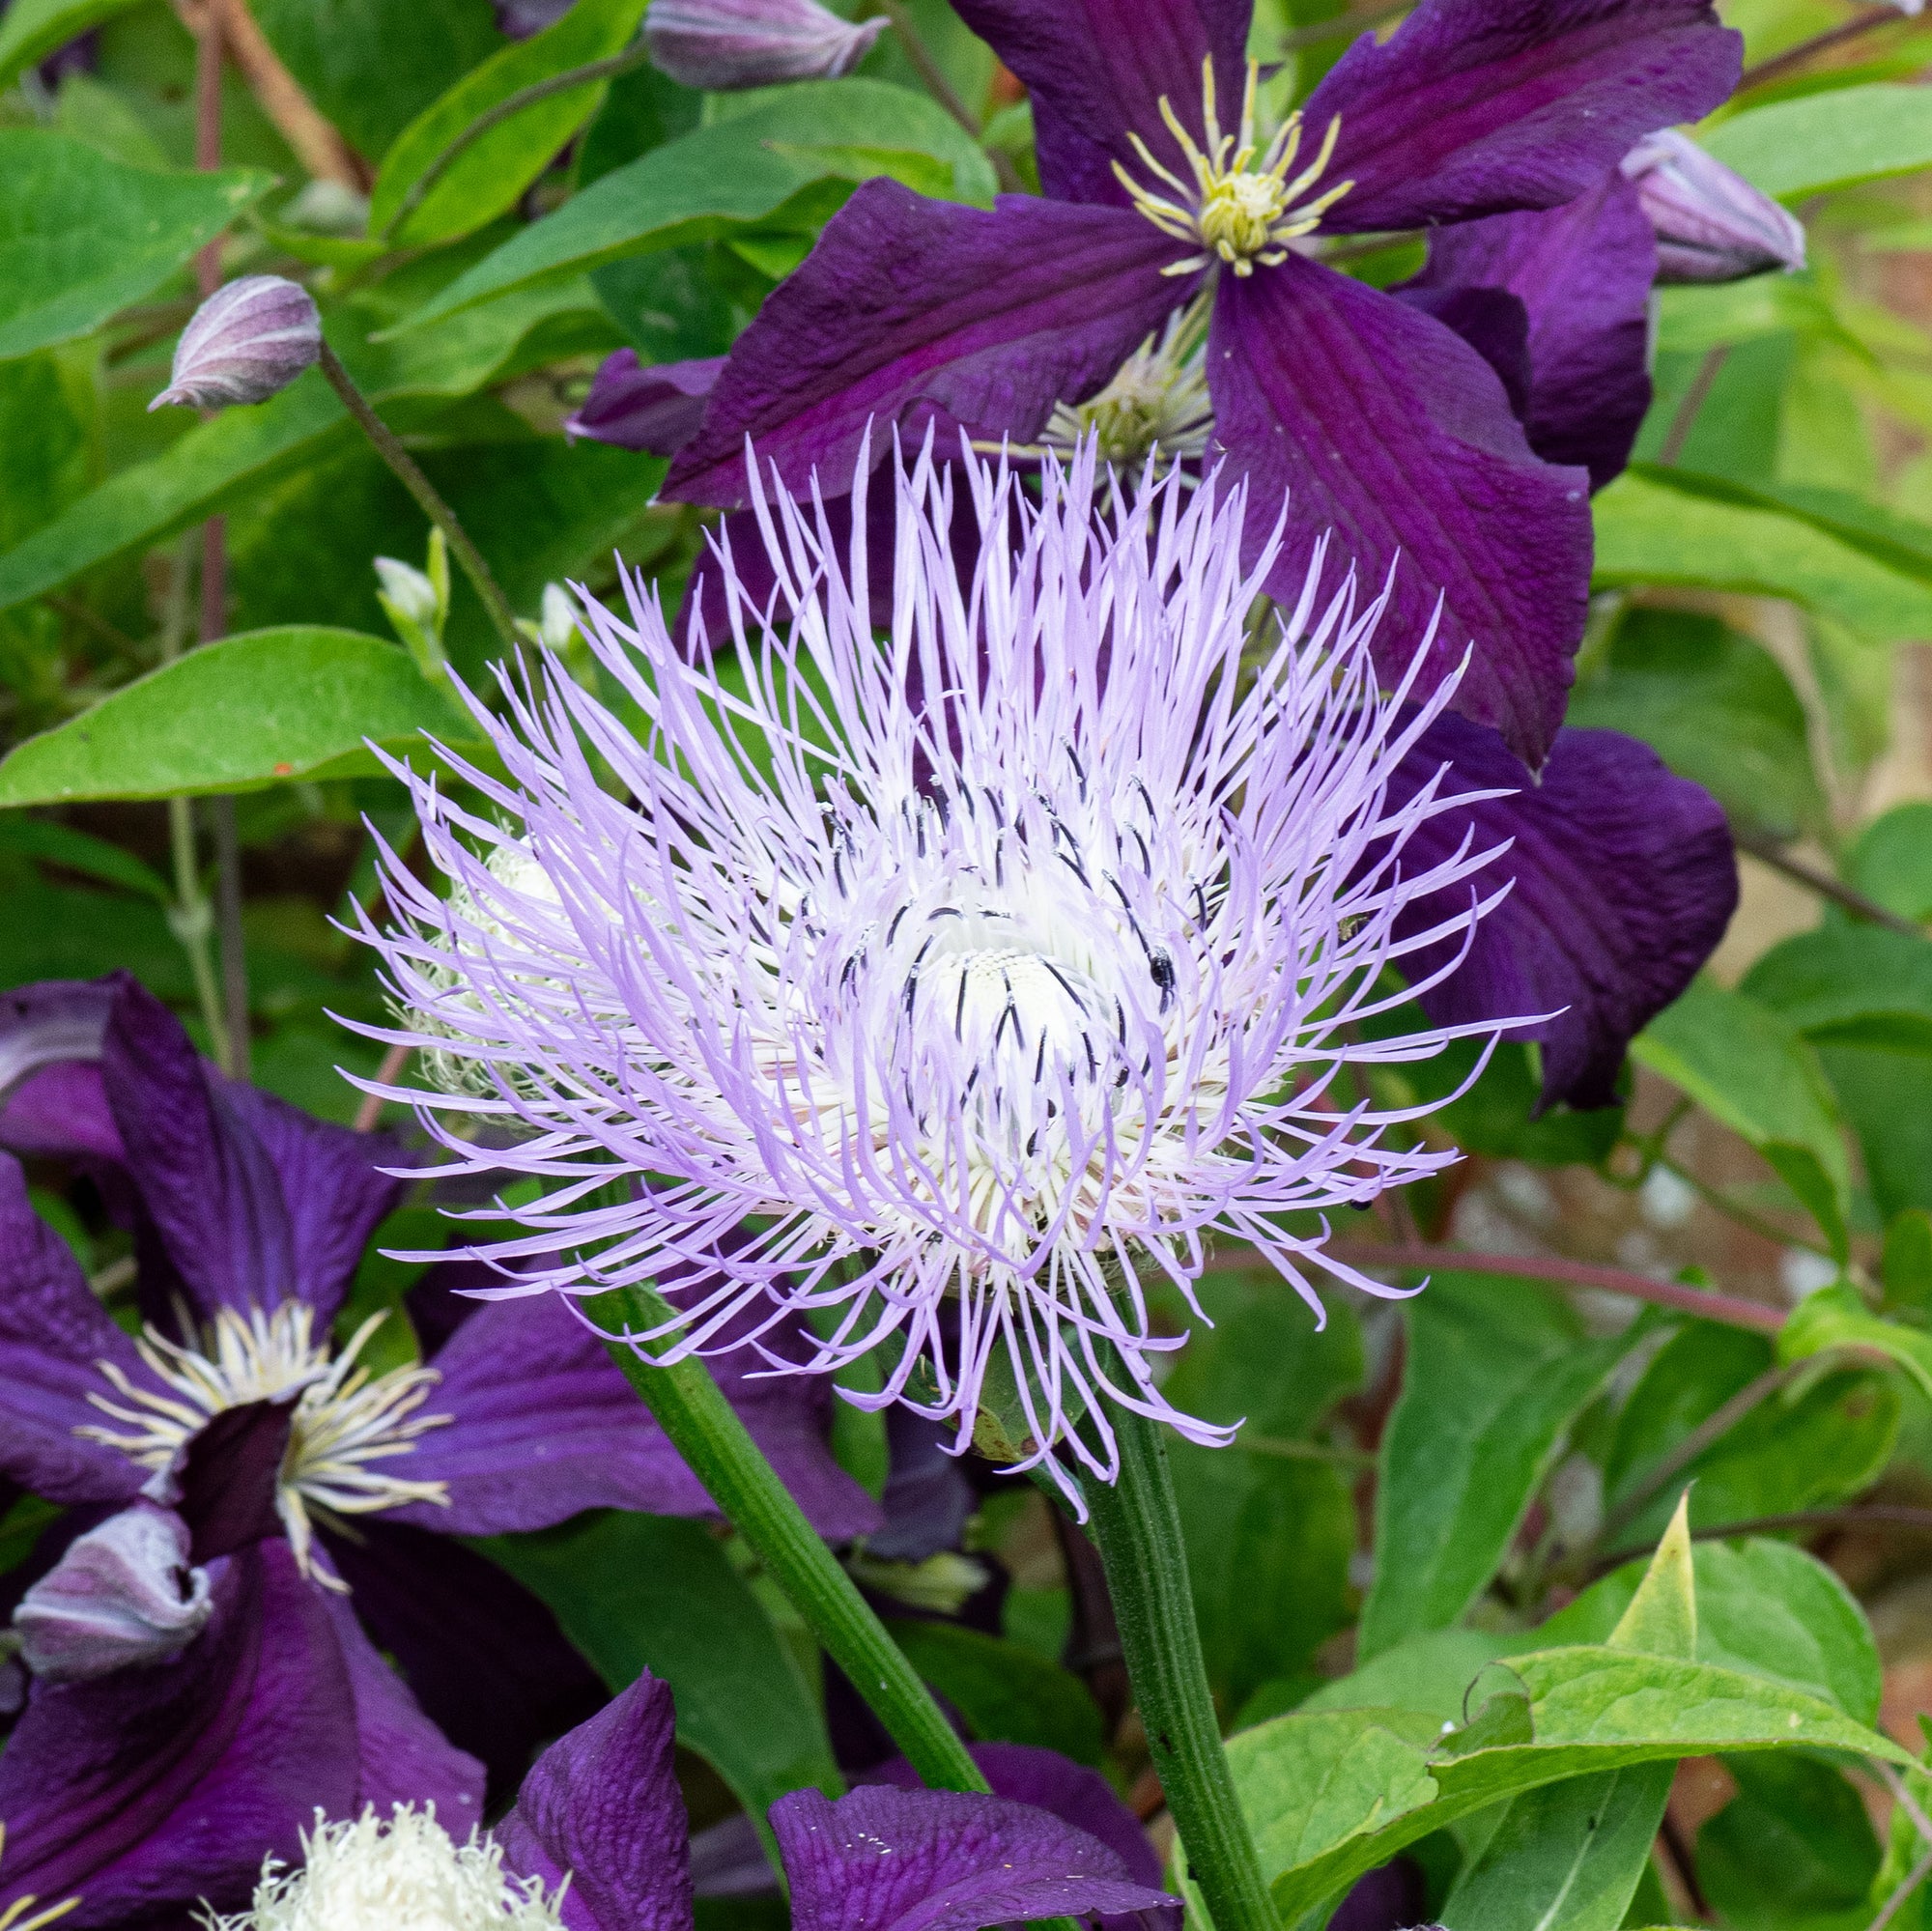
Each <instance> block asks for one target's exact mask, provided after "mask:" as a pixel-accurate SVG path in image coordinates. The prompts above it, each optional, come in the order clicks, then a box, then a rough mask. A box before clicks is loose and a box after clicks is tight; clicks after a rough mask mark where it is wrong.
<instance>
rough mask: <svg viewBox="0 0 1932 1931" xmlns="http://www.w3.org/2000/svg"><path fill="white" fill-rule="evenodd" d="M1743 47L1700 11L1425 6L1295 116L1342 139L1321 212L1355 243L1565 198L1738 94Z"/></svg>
mask: <svg viewBox="0 0 1932 1931" xmlns="http://www.w3.org/2000/svg"><path fill="white" fill-rule="evenodd" d="M1743 45H1744V43H1743V41H1742V39H1741V38H1740V37H1739V36H1738V35H1737V34H1735V33H1732V32H1731V31H1729V30H1728V29H1727V28H1723V27H1719V24H1718V16H1717V14H1715V13H1714V12H1713V11H1712V9H1711V8H1710V7H1709V6H1708V5H1705V4H1704V0H1422V5H1420V6H1419V7H1417V8H1416V10H1415V11H1414V13H1412V14H1409V16H1408V18H1407V19H1406V21H1405V22H1404V23H1403V25H1402V26H1401V27H1400V28H1399V29H1398V30H1397V31H1396V33H1395V35H1394V36H1393V38H1392V39H1390V40H1389V41H1388V42H1387V43H1385V44H1383V45H1379V46H1378V44H1377V43H1376V40H1375V37H1374V36H1373V35H1370V34H1364V35H1363V36H1362V37H1361V39H1360V40H1358V41H1357V42H1356V43H1355V44H1354V45H1353V46H1352V47H1350V49H1349V51H1348V52H1347V53H1346V54H1344V55H1343V56H1342V59H1341V60H1340V61H1339V62H1338V63H1337V64H1336V66H1335V67H1334V68H1333V69H1332V70H1331V71H1329V73H1328V74H1327V76H1326V77H1325V78H1324V79H1323V80H1322V82H1321V85H1320V86H1319V87H1318V88H1317V89H1316V90H1315V93H1314V95H1313V96H1312V97H1311V99H1309V100H1308V101H1307V103H1306V104H1305V106H1304V108H1303V110H1302V111H1303V114H1304V117H1305V118H1306V120H1307V123H1308V125H1309V126H1310V127H1311V128H1317V129H1321V128H1326V127H1327V125H1328V122H1329V119H1330V118H1331V117H1332V116H1335V115H1340V116H1341V120H1342V128H1341V136H1340V139H1339V141H1338V143H1337V146H1336V150H1335V155H1334V158H1333V160H1332V161H1331V163H1330V165H1329V168H1328V172H1327V176H1326V179H1328V180H1330V181H1341V180H1344V179H1349V180H1352V181H1353V182H1354V186H1353V187H1352V188H1351V189H1350V192H1349V193H1347V194H1346V195H1344V196H1343V197H1342V199H1341V200H1340V201H1339V202H1337V203H1336V204H1335V206H1334V207H1333V208H1332V209H1330V210H1329V212H1328V213H1327V214H1325V215H1324V216H1323V217H1322V224H1321V225H1322V227H1323V229H1324V230H1327V231H1330V232H1340V233H1360V232H1365V231H1368V230H1373V229H1383V228H1417V227H1424V226H1434V225H1435V224H1436V223H1438V222H1444V221H1467V220H1471V219H1473V218H1474V217H1476V216H1478V215H1483V214H1501V213H1508V212H1510V211H1512V210H1515V209H1523V208H1554V207H1557V206H1558V205H1560V204H1561V203H1563V202H1566V201H1574V200H1575V199H1576V197H1577V195H1579V194H1582V193H1584V192H1585V191H1586V190H1588V189H1589V188H1591V187H1593V186H1595V185H1596V184H1597V182H1598V181H1599V180H1600V179H1601V178H1602V177H1603V176H1604V175H1605V173H1607V172H1608V171H1609V170H1610V169H1611V168H1613V167H1615V166H1616V164H1617V163H1618V162H1619V161H1620V160H1621V159H1622V158H1623V156H1624V155H1625V153H1626V152H1627V151H1628V150H1629V148H1630V147H1631V145H1632V143H1633V142H1634V141H1637V140H1639V139H1641V138H1642V137H1643V136H1644V135H1645V134H1648V133H1650V132H1651V131H1652V130H1653V129H1654V128H1665V127H1669V126H1670V125H1671V124H1672V123H1674V122H1678V121H1696V120H1700V119H1701V118H1702V117H1703V116H1704V115H1706V114H1708V113H1709V112H1710V111H1711V109H1712V108H1714V107H1716V106H1717V105H1718V103H1719V101H1721V100H1723V99H1725V98H1726V97H1727V96H1728V95H1729V94H1730V92H1731V89H1732V88H1733V87H1735V86H1736V85H1737V81H1738V71H1739V68H1740V65H1741V62H1742V49H1743Z"/></svg>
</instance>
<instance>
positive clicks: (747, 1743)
mask: <svg viewBox="0 0 1932 1931" xmlns="http://www.w3.org/2000/svg"><path fill="white" fill-rule="evenodd" d="M477 1547H478V1548H481V1549H482V1551H483V1552H484V1553H485V1554H486V1555H488V1556H489V1557H490V1558H491V1559H492V1560H493V1561H495V1562H497V1563H500V1564H501V1565H502V1566H503V1568H505V1569H507V1570H508V1571H509V1572H510V1574H511V1575H512V1576H515V1577H516V1578H517V1580H518V1581H519V1582H521V1583H523V1584H524V1586H525V1587H526V1588H527V1589H530V1590H532V1591H533V1592H534V1593H535V1594H536V1595H538V1596H540V1597H541V1598H542V1599H543V1600H544V1601H545V1602H546V1603H548V1604H550V1606H551V1608H552V1610H553V1611H554V1613H555V1615H556V1619H557V1621H558V1623H559V1624H561V1625H562V1628H563V1633H564V1634H565V1635H567V1636H568V1637H569V1638H570V1639H571V1641H572V1642H574V1643H575V1644H576V1645H577V1647H578V1648H579V1649H581V1650H582V1652H583V1654H584V1655H585V1656H586V1657H588V1658H589V1659H590V1661H591V1662H592V1663H593V1664H594V1665H595V1666H596V1669H597V1673H598V1674H599V1675H600V1676H602V1677H603V1679H604V1681H605V1682H606V1683H607V1684H608V1685H609V1686H610V1687H611V1690H622V1689H623V1688H624V1687H625V1686H626V1685H627V1684H630V1683H633V1682H635V1681H636V1680H637V1678H638V1677H639V1676H640V1675H641V1674H642V1673H643V1672H644V1671H645V1670H646V1669H648V1670H649V1671H650V1672H651V1674H652V1675H653V1676H659V1677H662V1678H663V1679H664V1680H665V1681H666V1682H667V1683H668V1684H669V1685H670V1687H671V1694H672V1695H673V1696H674V1697H675V1698H676V1699H677V1735H678V1741H679V1742H680V1743H682V1744H685V1745H687V1746H689V1747H690V1748H692V1749H694V1750H696V1752H697V1753H698V1754H699V1755H700V1756H701V1757H703V1758H704V1759H705V1760H706V1762H708V1763H709V1764H710V1765H711V1766H712V1768H713V1769H714V1770H716V1771H717V1773H718V1774H719V1775H720V1776H722V1777H723V1778H724V1779H725V1782H726V1783H727V1784H729V1785H730V1786H731V1790H732V1793H733V1794H734V1795H735V1796H736V1797H737V1798H738V1800H739V1801H740V1802H741V1803H743V1804H744V1806H745V1809H746V1811H747V1813H748V1814H749V1815H750V1817H751V1819H752V1822H753V1824H754V1825H756V1827H757V1829H758V1832H759V1835H760V1836H761V1837H762V1838H763V1839H764V1840H765V1844H766V1847H767V1850H768V1851H769V1850H770V1849H771V1843H772V1839H771V1830H770V1826H769V1825H768V1824H767V1823H766V1822H765V1812H766V1811H767V1810H768V1809H769V1808H770V1807H771V1806H772V1804H774V1803H777V1802H778V1800H779V1799H780V1798H781V1797H782V1796H784V1794H785V1793H786V1792H787V1791H791V1790H804V1789H807V1788H816V1789H819V1790H823V1791H825V1792H827V1793H828V1794H829V1795H832V1796H837V1795H838V1792H839V1789H840V1783H839V1777H838V1769H837V1767H836V1766H835V1764H834V1763H833V1760H832V1746H831V1744H830V1742H829V1741H828V1739H827V1737H826V1734H825V1722H824V1719H823V1718H822V1717H821V1716H820V1715H819V1711H818V1705H817V1703H816V1701H815V1700H814V1698H813V1696H812V1694H811V1691H810V1689H809V1688H808V1687H807V1685H806V1682H805V1679H804V1677H803V1676H802V1675H801V1674H800V1672H799V1668H798V1665H797V1663H796V1662H794V1661H793V1660H792V1658H791V1655H790V1653H789V1651H788V1650H787V1649H786V1648H785V1645H784V1643H783V1642H782V1641H781V1638H780V1636H779V1633H778V1632H777V1631H776V1630H775V1629H774V1628H773V1627H772V1623H771V1619H770V1617H768V1616H767V1615H766V1613H765V1611H764V1609H763V1608H762V1606H761V1605H760V1604H759V1602H758V1599H757V1597H756V1596H755V1595H754V1594H753V1592H752V1589H751V1586H750V1584H748V1583H747V1582H746V1581H745V1580H744V1578H743V1577H742V1576H739V1575H738V1573H737V1572H736V1571H735V1570H734V1569H733V1568H732V1567H731V1564H730V1562H729V1560H728V1559H727V1558H726V1556H725V1550H724V1547H723V1545H721V1544H720V1543H719V1541H718V1540H717V1538H716V1537H715V1536H714V1535H713V1534H712V1533H711V1531H710V1529H709V1528H707V1527H706V1526H705V1524H704V1523H702V1522H696V1521H686V1520H683V1519H678V1518H676V1517H671V1516H635V1515H625V1514H620V1513H618V1512H617V1511H615V1510H609V1509H605V1510H595V1511H593V1512H591V1513H590V1514H588V1515H582V1516H578V1517H577V1518H575V1519H573V1520H571V1521H568V1522H565V1523H563V1524H562V1525H561V1526H560V1527H558V1528H554V1529H541V1530H538V1531H537V1532H536V1533H535V1534H531V1535H509V1536H495V1537H492V1538H490V1539H489V1540H488V1541H485V1542H481V1543H479V1544H478V1545H477ZM774 1861H775V1862H776V1859H775V1860H774Z"/></svg>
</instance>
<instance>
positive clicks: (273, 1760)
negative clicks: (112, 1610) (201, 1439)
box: [0, 1542, 357, 1931]
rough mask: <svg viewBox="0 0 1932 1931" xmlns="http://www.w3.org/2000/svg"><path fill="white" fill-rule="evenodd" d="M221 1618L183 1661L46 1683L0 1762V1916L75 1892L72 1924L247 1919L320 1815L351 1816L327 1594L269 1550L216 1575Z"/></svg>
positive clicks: (255, 1551)
mask: <svg viewBox="0 0 1932 1931" xmlns="http://www.w3.org/2000/svg"><path fill="white" fill-rule="evenodd" d="M211 1579H212V1581H213V1589H214V1602H215V1606H214V1614H213V1620H212V1621H211V1622H210V1624H209V1627H208V1629H207V1631H206V1632H205V1633H203V1634H202V1635H201V1636H200V1637H199V1638H198V1639H197V1640H196V1641H195V1642H193V1643H190V1644H189V1645H188V1647H187V1648H186V1649H185V1650H184V1651H183V1652H182V1654H181V1655H180V1656H179V1657H177V1658H176V1659H175V1660H174V1661H172V1662H164V1663H158V1664H156V1665H154V1666H152V1667H149V1668H144V1669H123V1670H117V1671H115V1672H114V1674H113V1675H111V1676H106V1677H102V1678H100V1679H99V1681H97V1682H93V1683H75V1684H68V1685H64V1686H58V1687H48V1686H44V1685H43V1686H38V1687H36V1689H35V1690H34V1692H33V1695H32V1697H31V1698H30V1700H29V1702H28V1704H27V1708H26V1712H25V1714H24V1715H23V1716H22V1717H21V1718H20V1720H19V1722H18V1723H17V1724H16V1725H15V1727H14V1734H13V1736H12V1737H11V1738H10V1739H9V1741H8V1745H7V1749H6V1753H5V1754H4V1755H0V1817H4V1818H5V1819H6V1820H7V1857H6V1862H5V1864H4V1866H0V1905H4V1903H6V1902H8V1901H11V1900H13V1899H14V1898H18V1897H21V1896H25V1895H29V1894H33V1895H37V1896H39V1897H41V1898H42V1899H43V1900H55V1899H59V1898H63V1897H66V1896H68V1895H69V1894H71V1893H72V1892H75V1891H78V1892H79V1893H80V1895H81V1902H80V1905H79V1907H78V1909H76V1910H75V1911H74V1912H72V1913H71V1915H70V1916H69V1917H65V1918H64V1919H62V1923H63V1925H64V1926H65V1925H72V1926H74V1927H76V1931H85V1927H92V1926H107V1925H120V1924H126V1923H129V1922H140V1921H145V1920H146V1918H147V1917H149V1916H150V1915H160V1914H162V1913H164V1912H166V1911H167V1910H168V1909H169V1908H170V1907H172V1908H174V1909H176V1910H179V1911H182V1912H184V1913H185V1911H186V1910H187V1908H188V1907H190V1906H192V1905H193V1904H194V1903H195V1902H196V1900H197V1899H202V1898H205V1899H207V1901H208V1902H209V1903H210V1904H211V1905H212V1906H213V1908H214V1909H215V1910H217V1911H235V1910H238V1909H240V1908H241V1906H243V1905H245V1904H246V1902H247V1901H248V1898H249V1895H250V1894H251V1892H252V1891H253V1888H254V1885H255V1880H256V1878H257V1877H258V1876H259V1875H260V1874H261V1869H262V1859H263V1857H264V1855H265V1854H268V1853H270V1852H272V1853H273V1854H275V1855H276V1856H278V1857H281V1858H285V1859H290V1860H298V1859H299V1857H300V1855H301V1842H300V1837H301V1832H302V1831H303V1830H304V1829H305V1828H307V1827H308V1826H309V1825H311V1824H312V1823H313V1822H314V1815H315V1811H316V1809H317V1808H318V1807H320V1808H321V1809H322V1810H324V1811H325V1812H327V1814H329V1815H331V1816H338V1817H340V1816H347V1815H350V1814H352V1813H353V1811H354V1810H355V1798H356V1789H357V1778H356V1743H355V1717H354V1714H353V1713H354V1705H353V1702H352V1698H351V1690H350V1680H349V1674H348V1671H347V1669H346V1668H345V1666H344V1663H343V1658H342V1651H341V1647H340V1645H339V1643H338V1642H337V1641H336V1638H335V1634H334V1632H333V1631H332V1630H331V1628H330V1626H329V1616H328V1608H327V1604H326V1602H325V1601H324V1599H323V1594H322V1592H321V1591H320V1590H318V1589H317V1588H316V1587H315V1586H314V1584H313V1583H310V1582H308V1581H306V1580H304V1579H303V1577H302V1576H300V1575H299V1574H298V1572H297V1569H296V1564H295V1558H294V1556H293V1555H292V1554H291V1553H290V1550H289V1548H288V1545H287V1544H286V1543H280V1542H269V1543H262V1544H259V1545H257V1547H256V1548H252V1549H250V1550H248V1551H247V1552H246V1553H244V1554H242V1555H239V1556H235V1557H232V1558H230V1560H229V1561H227V1562H226V1563H224V1564H222V1565H221V1573H220V1574H218V1575H215V1576H212V1578H211Z"/></svg>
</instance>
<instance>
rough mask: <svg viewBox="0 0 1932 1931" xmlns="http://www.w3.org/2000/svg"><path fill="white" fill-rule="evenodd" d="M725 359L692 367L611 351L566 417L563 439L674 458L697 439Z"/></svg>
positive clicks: (708, 359) (711, 359) (711, 358)
mask: <svg viewBox="0 0 1932 1931" xmlns="http://www.w3.org/2000/svg"><path fill="white" fill-rule="evenodd" d="M724 366H725V357H724V356H723V355H707V356H706V357H704V358H703V359H702V360H701V361H694V362H648V363H647V362H639V360H638V352H637V351H636V350H635V349H614V350H612V351H611V354H610V355H606V356H605V358H604V360H603V361H602V362H601V363H600V364H599V365H598V369H597V373H596V375H595V376H594V377H592V379H591V383H590V393H589V394H588V395H587V396H585V397H584V398H583V400H582V402H581V403H580V404H579V405H578V407H577V412H576V413H575V414H574V415H570V416H567V417H565V419H564V424H563V429H564V434H565V435H566V436H583V437H588V438H589V440H591V441H592V442H609V443H611V445H612V446H613V447H615V448H618V449H636V450H639V451H640V452H641V453H643V454H645V455H649V456H674V455H676V453H677V452H678V451H679V450H680V449H682V448H683V447H684V445H685V444H686V443H687V442H689V441H690V440H691V439H692V438H693V437H694V436H696V434H697V425H698V424H699V423H700V422H702V421H703V420H704V405H705V402H706V401H707V400H708V398H709V397H710V394H711V385H712V384H713V383H715V382H716V381H717V380H718V371H719V370H720V369H722V368H723V367H724Z"/></svg>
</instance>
